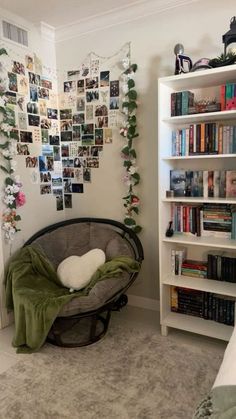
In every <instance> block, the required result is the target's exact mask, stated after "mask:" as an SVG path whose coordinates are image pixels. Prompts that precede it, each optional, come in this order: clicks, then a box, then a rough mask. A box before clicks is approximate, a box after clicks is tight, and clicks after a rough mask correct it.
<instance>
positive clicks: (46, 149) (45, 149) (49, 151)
mask: <svg viewBox="0 0 236 419" xmlns="http://www.w3.org/2000/svg"><path fill="white" fill-rule="evenodd" d="M42 155H43V156H50V157H52V156H53V146H52V145H49V144H43V145H42Z"/></svg>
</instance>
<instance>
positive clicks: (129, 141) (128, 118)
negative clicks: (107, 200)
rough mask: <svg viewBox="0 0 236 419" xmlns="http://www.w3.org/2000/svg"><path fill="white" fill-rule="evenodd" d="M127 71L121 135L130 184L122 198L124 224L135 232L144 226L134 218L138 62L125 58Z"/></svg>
mask: <svg viewBox="0 0 236 419" xmlns="http://www.w3.org/2000/svg"><path fill="white" fill-rule="evenodd" d="M123 67H124V68H125V71H124V72H123V73H122V79H123V84H122V90H123V92H124V97H123V100H122V110H123V113H124V115H125V120H124V122H123V126H122V127H121V128H120V135H121V136H122V137H123V138H124V139H125V140H126V143H125V145H124V146H123V148H122V150H121V156H122V158H123V159H124V163H123V166H124V167H125V176H124V183H125V184H126V186H128V192H127V194H126V196H124V197H123V198H122V199H123V200H124V201H125V202H124V207H125V218H124V224H125V225H126V226H127V227H129V228H131V229H132V230H133V231H134V232H135V233H139V232H140V231H141V230H142V227H141V226H139V225H138V224H137V223H136V221H135V219H134V218H133V215H134V213H135V214H139V204H140V199H139V197H138V196H137V194H136V193H135V192H134V187H135V186H137V185H138V184H139V182H140V175H139V173H138V171H137V167H136V156H137V155H136V151H135V149H134V147H133V140H134V139H135V138H137V137H138V136H139V134H138V133H137V131H136V129H137V118H136V115H135V113H136V110H137V107H138V105H137V96H138V95H137V92H136V90H135V89H134V87H135V82H134V80H133V77H134V74H135V72H136V71H137V68H138V66H137V64H130V62H129V59H128V58H127V59H124V60H123Z"/></svg>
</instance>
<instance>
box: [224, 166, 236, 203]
mask: <svg viewBox="0 0 236 419" xmlns="http://www.w3.org/2000/svg"><path fill="white" fill-rule="evenodd" d="M235 197H236V171H235V170H227V172H226V198H235Z"/></svg>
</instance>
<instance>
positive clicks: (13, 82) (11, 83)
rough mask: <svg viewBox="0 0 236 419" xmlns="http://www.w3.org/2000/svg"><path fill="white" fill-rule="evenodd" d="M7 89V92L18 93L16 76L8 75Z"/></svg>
mask: <svg viewBox="0 0 236 419" xmlns="http://www.w3.org/2000/svg"><path fill="white" fill-rule="evenodd" d="M8 80H9V84H8V88H9V90H12V91H13V92H18V87H17V75H16V74H15V73H8Z"/></svg>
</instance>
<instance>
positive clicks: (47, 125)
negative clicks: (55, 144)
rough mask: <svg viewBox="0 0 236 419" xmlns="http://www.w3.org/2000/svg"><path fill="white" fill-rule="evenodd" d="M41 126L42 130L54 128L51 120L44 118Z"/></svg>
mask: <svg viewBox="0 0 236 419" xmlns="http://www.w3.org/2000/svg"><path fill="white" fill-rule="evenodd" d="M40 126H41V128H45V129H50V128H51V126H52V122H51V120H50V119H46V118H42V119H41V124H40Z"/></svg>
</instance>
